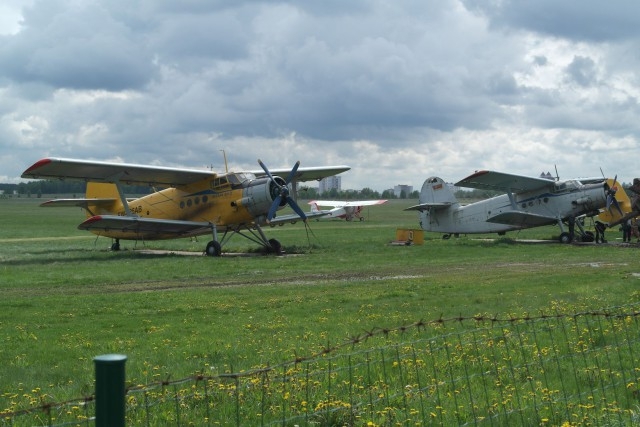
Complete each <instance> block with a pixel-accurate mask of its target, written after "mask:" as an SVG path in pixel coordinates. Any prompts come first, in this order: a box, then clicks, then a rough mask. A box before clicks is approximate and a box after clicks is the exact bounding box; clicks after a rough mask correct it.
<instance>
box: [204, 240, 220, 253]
mask: <svg viewBox="0 0 640 427" xmlns="http://www.w3.org/2000/svg"><path fill="white" fill-rule="evenodd" d="M204 253H205V254H206V255H207V256H221V255H222V246H220V243H219V242H217V241H215V240H212V241H210V242H209V243H207V248H206V249H205V250H204Z"/></svg>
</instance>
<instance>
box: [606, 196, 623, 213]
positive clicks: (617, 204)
mask: <svg viewBox="0 0 640 427" xmlns="http://www.w3.org/2000/svg"><path fill="white" fill-rule="evenodd" d="M611 205H613V206H615V207H616V209H617V210H618V212H620V216H624V214H623V213H622V208H621V207H620V203H618V201H617V200H616V198H615V197H614V196H611V200H607V209H609V210H611V209H610V208H611Z"/></svg>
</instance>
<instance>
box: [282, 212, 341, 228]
mask: <svg viewBox="0 0 640 427" xmlns="http://www.w3.org/2000/svg"><path fill="white" fill-rule="evenodd" d="M325 215H329V211H316V212H305V216H306V217H307V219H313V218H320V217H322V216H325ZM298 221H302V218H300V216H298V215H293V214H292V215H278V216H276V217H275V218H273V219H272V220H271V221H269V225H271V226H273V225H282V224H286V223H291V224H295V223H296V222H298Z"/></svg>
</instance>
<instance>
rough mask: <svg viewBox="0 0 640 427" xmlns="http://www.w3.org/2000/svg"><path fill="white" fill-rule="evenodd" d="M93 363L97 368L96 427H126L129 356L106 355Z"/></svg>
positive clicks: (96, 358) (97, 358)
mask: <svg viewBox="0 0 640 427" xmlns="http://www.w3.org/2000/svg"><path fill="white" fill-rule="evenodd" d="M93 361H94V363H95V367H96V427H124V410H125V392H126V389H125V377H124V365H125V362H126V361H127V356H125V355H122V354H105V355H102V356H97V357H95V358H94V359H93Z"/></svg>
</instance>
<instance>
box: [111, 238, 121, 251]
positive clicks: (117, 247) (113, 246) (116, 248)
mask: <svg viewBox="0 0 640 427" xmlns="http://www.w3.org/2000/svg"><path fill="white" fill-rule="evenodd" d="M111 250H112V251H119V250H120V239H116V241H115V242H113V243H112V244H111Z"/></svg>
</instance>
